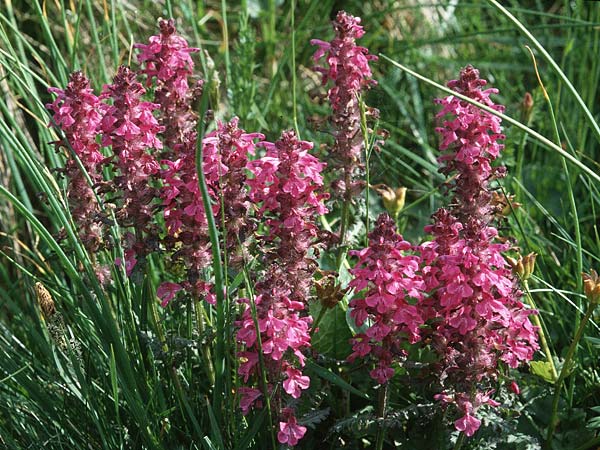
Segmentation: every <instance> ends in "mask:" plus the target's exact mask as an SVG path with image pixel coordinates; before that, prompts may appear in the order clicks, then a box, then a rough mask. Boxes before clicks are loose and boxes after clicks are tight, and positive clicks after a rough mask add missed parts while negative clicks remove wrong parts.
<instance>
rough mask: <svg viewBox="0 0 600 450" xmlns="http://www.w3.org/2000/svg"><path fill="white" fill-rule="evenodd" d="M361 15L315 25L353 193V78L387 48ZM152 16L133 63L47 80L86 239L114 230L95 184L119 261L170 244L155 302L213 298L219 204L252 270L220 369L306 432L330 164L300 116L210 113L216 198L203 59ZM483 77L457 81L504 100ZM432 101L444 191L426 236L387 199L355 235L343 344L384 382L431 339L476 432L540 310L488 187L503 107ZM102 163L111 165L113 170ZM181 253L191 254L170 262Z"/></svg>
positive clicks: (236, 291)
mask: <svg viewBox="0 0 600 450" xmlns="http://www.w3.org/2000/svg"><path fill="white" fill-rule="evenodd" d="M359 24H360V19H359V18H357V17H353V16H351V15H349V14H347V13H345V12H340V13H339V14H338V15H337V17H336V20H335V21H334V31H335V38H334V39H333V40H332V41H331V42H324V41H319V40H313V41H311V42H312V43H313V44H316V45H318V46H319V49H318V50H317V53H316V55H315V59H317V60H318V59H320V58H321V57H323V56H325V57H326V62H327V67H326V68H321V69H318V70H319V71H320V72H322V74H323V82H324V83H326V82H328V81H332V82H333V87H331V89H329V95H328V96H329V100H330V102H331V107H332V111H333V113H332V118H331V122H332V124H333V128H334V136H335V143H334V145H333V146H332V147H331V149H330V154H329V160H328V163H327V164H329V165H330V167H331V168H332V169H334V172H333V173H334V174H337V175H339V178H338V179H337V181H334V183H333V184H332V191H333V194H334V196H336V195H337V196H339V197H341V198H342V199H343V201H344V203H346V206H347V203H349V202H351V201H352V197H353V196H354V195H357V194H359V193H360V192H361V190H362V187H363V186H364V182H363V180H362V179H361V178H360V177H361V169H362V163H361V158H362V156H361V154H362V151H363V150H364V142H365V137H364V136H363V135H362V131H364V126H361V120H362V119H363V116H362V115H361V104H360V95H361V93H362V92H364V90H366V89H367V88H369V87H370V86H372V85H374V84H375V81H374V80H373V79H372V73H371V69H370V67H369V62H370V61H374V60H376V57H375V56H373V55H370V54H369V51H368V50H367V49H366V48H363V47H359V46H357V45H356V43H355V40H356V39H358V38H360V37H362V36H363V34H364V30H363V28H362V27H361V26H360V25H359ZM159 27H160V35H158V36H153V37H151V38H150V41H149V43H147V44H136V45H135V46H134V47H135V48H137V49H138V50H139V52H140V53H139V54H138V61H139V62H140V63H141V65H142V67H141V69H140V70H139V72H136V71H135V70H133V69H131V68H128V67H120V68H118V70H117V74H116V76H115V78H114V81H113V83H112V84H110V85H108V86H106V87H105V88H104V91H103V92H102V94H100V95H99V96H96V95H95V94H94V93H93V91H92V89H91V88H90V85H89V82H88V81H87V80H86V78H85V77H84V75H83V74H81V73H80V72H75V73H74V74H73V75H72V76H71V79H70V82H69V84H68V86H67V88H66V89H65V90H64V91H63V90H60V89H51V92H52V93H54V94H56V95H57V98H56V100H55V101H54V102H53V103H52V104H51V105H48V108H49V109H50V110H51V111H52V112H53V113H54V121H53V124H54V125H55V126H56V127H57V128H59V129H60V130H61V131H62V133H63V135H64V139H63V140H60V141H59V142H57V143H56V145H57V147H67V148H69V149H70V150H72V152H73V153H74V155H76V156H77V157H78V158H79V160H80V161H81V165H82V168H83V169H85V171H86V172H87V174H88V175H89V177H86V176H84V175H83V172H82V171H81V170H80V168H79V165H78V164H77V163H76V160H75V159H74V158H72V157H68V159H67V163H66V166H65V169H64V173H65V175H66V177H67V178H68V181H69V189H68V200H69V204H70V207H71V210H72V216H73V219H74V220H75V222H76V223H77V224H78V225H79V226H80V227H81V239H82V241H83V243H84V244H85V246H86V248H87V250H88V251H89V252H90V253H91V254H94V253H95V252H97V251H98V250H99V249H100V247H101V246H108V240H105V239H104V234H105V233H106V230H105V228H106V227H104V228H103V226H102V224H103V223H109V222H108V220H107V216H104V213H102V212H101V208H100V204H99V203H98V202H97V201H96V195H98V196H99V198H100V200H101V204H103V205H105V206H107V205H110V208H112V210H113V211H114V215H115V217H116V219H117V222H118V224H119V225H120V226H121V228H122V245H123V248H124V250H125V254H124V256H125V261H121V260H118V261H116V263H117V264H121V263H124V264H125V269H126V274H127V275H128V276H129V275H131V274H132V273H134V272H135V271H144V270H146V264H145V261H146V260H147V259H148V258H151V257H159V256H161V257H163V258H164V260H163V262H164V266H165V267H166V273H164V274H161V275H160V283H159V286H158V289H157V296H158V297H159V299H160V300H161V302H162V305H163V306H164V307H167V305H168V304H169V303H170V302H171V301H174V299H175V298H177V296H179V295H185V296H188V298H193V299H196V300H200V299H203V300H205V301H206V303H205V304H203V307H206V308H208V309H210V308H212V306H210V305H214V304H215V302H216V296H215V294H214V292H215V290H214V286H213V279H212V277H211V275H210V270H209V268H210V267H211V264H212V258H213V252H212V251H211V241H210V238H209V228H208V227H209V221H208V220H207V214H210V215H212V216H214V219H215V224H216V228H217V230H218V232H219V233H220V236H221V244H220V245H221V247H222V250H223V261H222V263H223V265H224V267H225V270H226V273H227V275H231V276H236V275H241V274H243V275H244V277H243V278H244V279H245V281H246V285H245V286H244V287H243V288H239V287H238V286H239V285H240V284H241V283H238V284H237V285H236V287H231V288H230V287H229V286H225V293H224V295H225V299H226V300H225V301H228V302H232V303H231V304H233V305H234V307H233V308H232V309H231V310H232V311H233V313H232V314H234V315H235V318H234V320H232V321H231V324H232V325H231V329H230V330H228V333H229V335H230V336H233V335H235V346H236V348H232V349H229V352H230V356H232V357H231V360H233V361H235V362H236V363H234V364H231V366H232V367H233V368H234V370H233V373H230V374H228V375H226V376H229V377H233V376H239V377H240V381H239V382H237V383H234V386H236V387H235V389H234V391H235V392H234V394H235V396H236V399H237V401H238V402H239V406H240V408H241V410H242V413H243V414H244V415H248V414H249V413H250V412H251V411H253V410H256V409H261V408H264V407H268V408H269V414H270V420H271V421H272V423H273V425H274V427H275V431H273V432H272V434H271V435H272V436H274V435H275V434H276V436H277V439H278V440H279V442H280V443H281V444H286V445H289V446H295V445H296V444H297V443H298V442H299V441H300V440H301V439H302V438H303V437H304V435H305V434H306V432H307V426H305V424H304V423H303V419H302V417H303V416H302V414H304V413H306V412H307V411H304V410H303V409H302V408H303V407H305V405H306V404H307V403H306V402H304V403H303V402H301V401H300V400H299V399H300V397H301V396H302V394H303V393H309V395H310V389H311V380H310V378H309V377H308V376H307V375H306V374H305V373H304V369H305V366H306V360H307V358H314V357H316V356H318V355H316V354H315V353H314V350H313V349H312V348H311V335H312V333H314V332H316V331H317V330H316V329H315V328H314V324H313V319H312V317H311V316H310V315H309V313H308V311H309V304H310V302H311V299H312V295H313V287H314V284H315V280H314V278H315V273H316V271H317V269H318V264H319V263H318V261H319V253H320V251H321V250H322V248H323V247H324V245H323V240H324V239H323V238H322V234H321V232H320V228H319V226H318V225H317V223H318V218H319V216H323V215H324V214H326V213H327V212H328V208H327V207H326V206H325V202H326V201H327V200H328V198H329V193H327V192H325V189H324V182H323V176H322V173H323V171H324V169H325V167H326V166H327V164H325V163H324V162H321V161H319V160H318V159H317V158H316V157H315V156H313V155H311V153H310V152H311V151H312V149H313V144H312V143H311V142H306V141H302V140H300V139H299V138H298V136H297V135H296V133H295V132H293V131H284V132H283V133H282V134H281V137H280V139H279V140H277V141H276V142H274V143H271V142H268V141H266V140H265V136H264V135H263V134H261V133H247V132H245V131H244V130H243V129H242V128H240V126H239V125H240V122H243V118H241V119H238V118H233V119H232V120H230V121H229V122H227V121H217V123H216V126H215V128H214V129H213V130H212V131H209V132H208V133H207V134H206V135H205V136H204V137H203V140H202V150H203V152H202V155H203V160H202V169H203V171H204V180H205V183H206V188H207V191H208V196H209V199H210V202H211V203H210V204H209V205H205V204H204V203H203V201H202V196H201V189H200V185H199V177H198V173H197V172H196V165H195V159H196V152H197V149H196V147H197V140H198V132H197V125H198V121H199V120H200V118H199V117H198V115H197V113H196V112H195V111H194V108H193V106H192V105H194V104H195V103H196V102H197V100H199V98H200V96H201V94H202V88H203V81H202V80H201V79H200V78H199V77H197V78H195V77H194V71H193V68H194V63H193V61H192V54H193V53H195V52H197V51H198V49H195V48H191V47H189V46H188V44H187V42H186V41H185V40H184V39H183V38H181V37H180V36H178V35H177V34H176V30H175V27H174V22H173V20H168V21H167V20H160V21H159ZM485 84H486V82H485V81H484V80H482V79H480V78H479V73H478V72H477V70H475V69H474V68H472V67H470V66H469V67H467V68H465V69H464V70H462V71H461V74H460V78H459V79H458V80H455V81H452V82H450V83H449V86H450V87H451V88H452V89H454V90H455V91H456V92H458V93H460V94H463V95H466V96H467V97H469V98H471V99H474V100H477V101H479V102H481V103H483V104H485V105H487V106H490V107H491V108H493V109H495V110H497V111H502V110H503V108H502V107H500V106H497V105H495V104H494V103H493V102H492V100H491V99H490V94H493V93H496V91H495V90H493V89H487V90H486V89H484V88H483V87H484V86H485ZM144 86H145V87H144ZM145 98H152V99H153V101H152V102H150V101H147V100H145ZM437 102H438V103H439V104H441V105H442V110H441V111H440V113H439V115H438V117H440V118H442V119H443V121H442V124H441V127H440V128H439V129H438V132H439V133H440V134H441V136H442V143H441V145H440V150H441V156H440V158H439V163H440V165H441V169H440V172H442V173H443V174H444V175H446V176H447V177H448V182H447V183H446V187H445V195H446V198H448V201H447V202H446V203H447V205H448V206H447V207H443V208H440V209H439V210H438V211H437V212H436V213H435V214H434V215H433V223H432V224H431V225H429V226H427V227H426V232H427V233H429V234H431V236H432V240H431V241H429V242H425V243H422V244H421V245H414V244H411V243H409V242H407V241H405V240H404V239H403V238H402V236H401V235H400V234H398V233H397V231H396V225H395V223H394V220H393V219H392V218H390V217H389V216H388V215H386V214H382V215H381V216H380V217H379V218H378V220H377V222H376V224H375V226H374V229H373V230H372V231H370V233H369V243H368V247H367V248H365V249H362V250H359V251H352V252H350V257H356V258H357V260H356V262H355V264H354V267H353V268H352V267H351V268H350V270H349V272H350V275H351V281H350V283H349V289H350V292H353V294H352V295H353V296H354V297H353V298H352V299H349V303H348V306H349V308H350V314H349V318H350V319H349V320H351V321H353V322H354V325H355V326H356V327H358V328H359V330H360V331H359V332H358V333H356V334H355V335H354V336H353V338H352V339H351V345H352V353H351V354H350V355H347V357H348V359H349V360H350V362H356V361H359V362H360V363H362V366H361V367H366V368H368V373H369V374H370V376H371V377H372V378H373V379H374V380H375V381H376V382H377V383H378V384H379V385H381V386H385V388H386V389H387V387H388V386H389V384H390V381H391V380H392V379H393V378H394V376H395V374H396V369H397V368H398V367H399V366H400V365H402V364H403V362H404V361H405V360H406V359H407V358H409V357H410V354H411V349H415V350H423V349H429V350H430V352H431V353H433V354H434V355H435V362H434V363H431V364H428V365H423V366H424V368H423V369H422V370H423V371H424V375H425V377H426V376H430V377H431V378H434V379H435V380H437V381H436V382H435V383H433V386H434V387H433V390H432V392H431V397H434V396H435V398H436V399H438V400H440V401H441V402H442V405H443V408H444V409H446V408H448V406H449V405H453V406H454V407H455V409H456V411H454V412H453V413H452V415H454V416H457V418H456V420H455V421H454V425H455V428H456V429H457V430H460V431H463V432H464V433H465V434H466V435H467V436H471V435H473V434H474V433H475V432H476V431H477V429H478V428H479V426H480V420H479V419H478V418H477V410H478V409H479V408H480V407H481V406H482V405H485V404H487V405H492V406H495V405H498V402H497V401H495V400H494V399H493V398H492V395H493V394H494V389H495V388H494V386H495V385H496V384H497V381H498V380H499V378H500V371H501V365H503V364H504V365H506V366H508V367H510V368H516V367H517V366H518V365H519V364H520V363H522V362H526V361H529V360H531V359H532V357H533V353H534V352H535V350H536V349H537V341H536V330H535V328H534V327H533V326H532V325H531V323H530V322H529V318H528V316H529V315H530V314H532V313H535V312H533V311H531V310H527V309H525V308H524V306H523V304H522V303H521V302H520V300H519V298H520V296H521V292H520V291H519V288H518V286H517V283H516V280H515V278H514V277H513V276H512V275H511V272H510V270H509V269H508V265H507V262H506V260H505V258H504V256H503V253H504V252H506V251H507V250H509V249H510V245H509V244H507V243H504V241H500V240H499V239H498V231H497V229H496V228H494V225H493V222H494V218H495V212H496V211H495V209H494V206H493V202H492V192H491V189H492V188H493V183H494V182H495V180H496V179H498V178H500V177H502V176H504V174H505V170H504V168H503V167H501V166H493V165H492V163H493V161H494V160H495V159H496V158H497V157H498V156H499V154H500V151H501V150H502V145H500V144H499V143H498V141H499V140H500V139H502V138H503V136H502V134H501V127H500V120H499V119H498V118H496V117H495V116H493V115H491V114H489V113H486V112H483V111H481V110H479V109H478V108H476V107H474V106H472V105H471V104H468V103H466V102H464V101H461V100H459V99H458V98H456V97H454V96H449V97H446V98H444V99H441V100H438V101H437ZM363 108H364V107H363ZM363 111H364V110H363ZM362 125H364V124H362ZM69 155H71V153H69ZM71 156H72V155H71ZM103 169H104V172H105V173H107V174H110V176H109V177H108V178H106V179H105V178H103V174H102V171H103ZM346 212H347V209H346ZM343 221H344V219H342V222H343ZM342 230H343V229H342ZM341 238H342V241H343V240H344V236H343V231H342V237H341ZM140 261H143V262H144V263H142V264H140ZM181 264H182V265H183V267H184V270H183V271H181V270H177V266H178V265H181ZM134 279H135V278H134ZM180 291H181V292H180ZM236 299H237V302H236ZM217 306H221V305H217ZM233 341H234V339H232V340H231V342H233ZM208 354H209V353H208V352H205V354H204V355H205V356H206V355H208ZM412 354H417V352H412ZM509 380H510V379H509ZM386 392H387V390H386ZM382 411H383V412H384V413H385V406H384V407H383V409H382ZM381 436H383V435H381ZM382 439H383V438H381V441H380V443H381V444H382V443H383V440H382Z"/></svg>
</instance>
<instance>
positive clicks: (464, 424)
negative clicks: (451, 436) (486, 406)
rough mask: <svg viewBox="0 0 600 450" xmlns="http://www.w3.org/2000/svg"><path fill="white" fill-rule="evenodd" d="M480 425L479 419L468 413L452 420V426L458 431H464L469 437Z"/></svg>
mask: <svg viewBox="0 0 600 450" xmlns="http://www.w3.org/2000/svg"><path fill="white" fill-rule="evenodd" d="M480 425H481V420H479V419H477V418H476V417H473V416H472V415H470V414H466V415H464V416H463V417H461V418H460V419H458V420H457V421H456V422H454V426H455V427H456V429H457V430H458V431H464V433H465V434H466V435H467V436H469V437H471V436H473V435H474V434H475V432H476V431H477V430H478V429H479V426H480Z"/></svg>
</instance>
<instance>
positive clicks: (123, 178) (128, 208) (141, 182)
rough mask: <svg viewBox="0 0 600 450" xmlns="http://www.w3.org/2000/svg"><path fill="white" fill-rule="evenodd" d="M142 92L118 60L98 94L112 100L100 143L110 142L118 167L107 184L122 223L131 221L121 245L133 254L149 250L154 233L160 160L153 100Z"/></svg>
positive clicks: (128, 70) (155, 233)
mask: <svg viewBox="0 0 600 450" xmlns="http://www.w3.org/2000/svg"><path fill="white" fill-rule="evenodd" d="M145 92H146V91H145V90H144V88H143V87H142V85H141V84H140V83H139V82H138V81H137V74H136V73H135V72H134V71H132V70H130V69H129V68H128V67H124V66H121V67H119V70H118V72H117V74H116V75H115V78H114V80H113V84H111V85H108V86H105V88H104V92H103V94H102V96H103V97H104V98H107V99H110V100H112V105H111V106H109V107H108V108H107V109H106V112H105V114H104V117H103V118H102V122H101V123H100V129H101V131H102V145H104V146H111V148H112V151H113V154H114V156H113V159H112V163H113V164H114V167H115V168H116V169H117V170H118V174H117V175H116V176H115V177H114V179H113V187H112V189H114V190H116V191H117V192H118V194H119V196H120V197H121V199H120V202H121V203H120V204H119V205H118V210H117V219H118V220H119V221H120V223H121V225H122V226H124V227H135V233H136V235H135V238H134V239H131V240H130V242H129V244H130V245H131V246H130V247H129V246H127V247H126V250H133V255H132V257H135V255H138V256H145V255H146V254H147V253H148V252H150V251H152V250H153V246H154V244H153V242H154V241H155V237H156V235H157V230H156V229H155V227H154V224H153V220H152V219H153V214H154V212H153V209H154V207H155V206H156V205H155V204H154V202H153V200H154V199H155V198H156V197H157V194H158V192H157V189H156V188H154V187H153V186H152V183H151V180H153V179H154V178H155V176H156V175H157V174H158V172H159V170H160V165H159V163H158V161H157V160H156V159H155V157H154V156H153V154H152V153H153V151H154V150H158V149H161V148H162V142H161V141H160V140H159V139H158V137H157V133H159V132H160V131H162V127H161V126H160V125H159V124H158V122H157V120H156V118H155V117H154V116H153V114H152V112H153V111H154V110H155V109H157V108H158V105H156V104H154V103H150V102H146V101H142V96H143V95H144V93H145ZM143 235H145V236H144V237H142V236H143Z"/></svg>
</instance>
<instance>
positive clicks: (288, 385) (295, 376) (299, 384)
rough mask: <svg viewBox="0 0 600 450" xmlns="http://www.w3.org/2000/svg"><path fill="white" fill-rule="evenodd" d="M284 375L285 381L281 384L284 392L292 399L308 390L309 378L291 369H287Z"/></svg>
mask: <svg viewBox="0 0 600 450" xmlns="http://www.w3.org/2000/svg"><path fill="white" fill-rule="evenodd" d="M285 373H286V375H287V379H286V380H285V381H284V382H283V388H284V389H285V392H287V393H288V394H290V395H291V396H292V397H294V398H299V397H300V393H301V390H303V389H308V386H309V385H310V378H308V377H307V376H303V375H302V372H300V371H299V370H298V369H294V368H293V367H288V368H287V369H286V370H285Z"/></svg>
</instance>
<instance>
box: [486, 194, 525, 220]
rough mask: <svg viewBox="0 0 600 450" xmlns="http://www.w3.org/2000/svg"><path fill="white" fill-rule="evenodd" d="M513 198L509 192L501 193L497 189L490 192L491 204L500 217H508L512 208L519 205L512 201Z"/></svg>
mask: <svg viewBox="0 0 600 450" xmlns="http://www.w3.org/2000/svg"><path fill="white" fill-rule="evenodd" d="M514 198H515V196H514V195H511V194H506V195H504V194H501V193H498V192H497V191H494V192H492V198H491V201H490V202H491V204H492V206H493V207H494V209H495V214H496V215H497V216H500V217H508V216H510V214H511V213H512V211H513V210H515V209H517V208H519V207H520V206H521V204H520V203H518V202H515V201H513V200H514Z"/></svg>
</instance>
